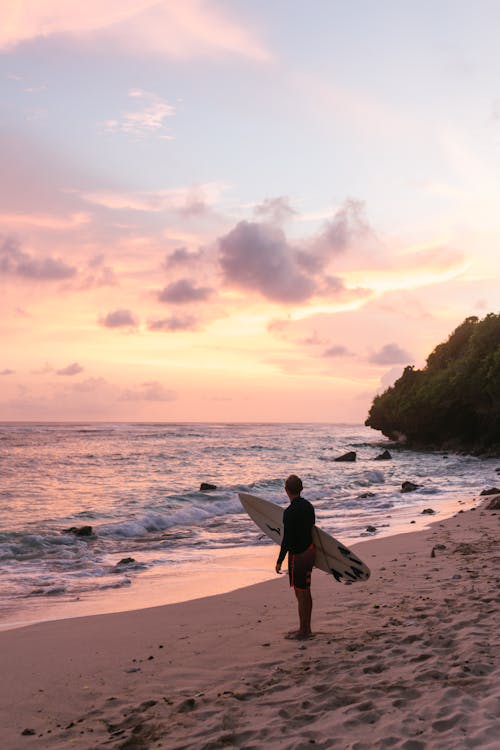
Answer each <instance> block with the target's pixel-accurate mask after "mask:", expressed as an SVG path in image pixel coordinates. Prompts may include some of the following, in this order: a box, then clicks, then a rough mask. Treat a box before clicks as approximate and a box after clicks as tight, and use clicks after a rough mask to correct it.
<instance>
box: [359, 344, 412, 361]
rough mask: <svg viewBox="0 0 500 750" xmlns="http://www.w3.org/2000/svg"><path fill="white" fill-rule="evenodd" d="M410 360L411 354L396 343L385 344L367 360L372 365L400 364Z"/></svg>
mask: <svg viewBox="0 0 500 750" xmlns="http://www.w3.org/2000/svg"><path fill="white" fill-rule="evenodd" d="M412 360H413V357H412V356H411V354H408V352H407V351H405V350H404V349H401V347H400V346H398V344H385V346H383V347H382V349H380V350H379V351H378V352H375V353H374V354H372V355H371V357H370V358H369V360H368V361H369V362H371V363H372V364H374V365H400V364H408V363H409V362H411V361H412Z"/></svg>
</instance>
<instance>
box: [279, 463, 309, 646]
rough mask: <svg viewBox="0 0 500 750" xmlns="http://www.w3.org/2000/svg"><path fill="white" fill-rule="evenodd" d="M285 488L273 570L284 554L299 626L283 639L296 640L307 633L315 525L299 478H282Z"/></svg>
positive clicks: (292, 476)
mask: <svg viewBox="0 0 500 750" xmlns="http://www.w3.org/2000/svg"><path fill="white" fill-rule="evenodd" d="M285 491H286V494H287V495H288V498H289V500H290V505H289V506H288V508H286V509H285V511H284V513H283V541H282V543H281V549H280V553H279V556H278V560H277V562H276V573H280V572H281V565H282V563H283V560H284V559H285V557H286V554H287V553H288V575H289V577H290V586H293V588H294V591H295V596H296V597H297V602H298V608H299V629H298V630H295V631H292V632H291V633H288V634H287V636H286V637H287V638H296V639H298V640H300V639H303V638H309V637H310V636H311V635H312V633H311V613H312V597H311V571H312V568H313V565H314V545H313V541H312V530H313V526H314V524H315V521H316V519H315V515H314V508H313V506H312V505H311V503H310V502H309V501H308V500H305V498H303V497H301V495H300V493H301V492H302V480H301V479H300V477H298V476H296V475H295V474H290V476H289V477H288V478H287V480H286V481H285Z"/></svg>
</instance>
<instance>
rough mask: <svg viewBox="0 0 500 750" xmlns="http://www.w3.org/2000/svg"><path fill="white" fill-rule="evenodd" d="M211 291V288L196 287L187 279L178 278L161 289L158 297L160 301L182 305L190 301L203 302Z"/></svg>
mask: <svg viewBox="0 0 500 750" xmlns="http://www.w3.org/2000/svg"><path fill="white" fill-rule="evenodd" d="M212 293H213V290H212V289H209V288H208V287H204V286H200V287H196V286H194V284H193V283H192V282H191V281H189V279H179V281H174V282H173V283H172V284H169V285H168V286H166V287H165V288H164V289H162V291H161V292H159V294H158V299H159V300H160V302H171V303H173V304H176V305H184V304H187V303H190V302H203V301H204V300H206V299H208V298H209V297H210V296H211V295H212Z"/></svg>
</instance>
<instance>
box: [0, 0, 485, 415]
mask: <svg viewBox="0 0 500 750" xmlns="http://www.w3.org/2000/svg"><path fill="white" fill-rule="evenodd" d="M499 28H500V2H498V0H468V1H463V0H449V1H447V0H419V2H400V1H399V0H379V1H378V2H372V0H357V1H356V2H351V3H345V2H341V1H340V0H307V2H306V0H271V2H270V1H269V0H205V1H204V0H182V2H178V1H177V0H119V1H118V0H106V2H102V0H87V2H86V3H84V4H82V3H77V2H74V0H11V2H9V3H3V4H2V5H1V6H0V89H1V91H0V175H1V179H0V330H1V341H2V347H1V357H0V420H16V421H17V420H29V421H39V420H49V421H59V420H67V421H82V420H92V421H94V420H100V421H111V420H123V421H128V420H136V421H221V422H227V421H270V422H275V421H282V422H290V421H294V422H349V423H361V422H363V421H364V419H365V418H366V416H367V414H368V410H369V408H370V405H371V402H372V400H373V398H374V396H375V395H376V394H377V393H380V392H382V391H383V390H384V389H385V388H387V387H388V386H389V385H391V384H392V383H393V382H394V380H395V379H396V378H397V377H399V375H400V374H401V372H402V371H403V368H404V367H405V366H407V365H414V366H416V367H422V366H424V365H425V360H426V357H427V356H428V354H429V353H430V352H431V351H432V350H433V348H434V347H435V346H436V345H437V344H439V343H440V342H441V341H444V340H446V339H447V337H448V336H449V334H450V333H451V332H452V331H453V330H454V328H456V326H457V325H459V324H460V323H461V322H462V321H463V320H464V318H466V317H468V316H471V315H476V316H478V317H479V318H481V317H484V315H486V314H487V313H488V312H498V302H497V300H498V289H499V287H500V263H499V262H498V245H499V240H500V211H499V210H498V198H499V195H500V168H499V167H500V158H499V157H500V52H499V50H498V30H499Z"/></svg>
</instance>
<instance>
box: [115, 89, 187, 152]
mask: <svg viewBox="0 0 500 750" xmlns="http://www.w3.org/2000/svg"><path fill="white" fill-rule="evenodd" d="M128 96H129V97H130V98H132V99H135V100H142V101H143V102H144V106H143V107H142V108H141V109H137V110H135V111H133V112H125V113H124V114H123V115H122V116H121V118H120V119H119V120H107V121H106V122H105V123H104V125H105V128H106V130H107V132H108V133H125V134H126V135H130V136H133V137H135V138H145V137H147V136H156V137H157V138H163V139H166V140H171V139H172V138H173V136H172V135H170V134H169V133H168V132H167V130H166V127H165V120H166V118H167V117H172V116H173V115H174V114H175V108H174V107H173V106H172V105H171V104H169V103H168V102H167V101H166V100H165V99H162V97H161V96H159V95H158V94H155V93H153V92H151V91H143V90H142V89H133V90H131V91H129V92H128Z"/></svg>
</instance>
